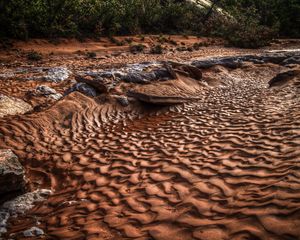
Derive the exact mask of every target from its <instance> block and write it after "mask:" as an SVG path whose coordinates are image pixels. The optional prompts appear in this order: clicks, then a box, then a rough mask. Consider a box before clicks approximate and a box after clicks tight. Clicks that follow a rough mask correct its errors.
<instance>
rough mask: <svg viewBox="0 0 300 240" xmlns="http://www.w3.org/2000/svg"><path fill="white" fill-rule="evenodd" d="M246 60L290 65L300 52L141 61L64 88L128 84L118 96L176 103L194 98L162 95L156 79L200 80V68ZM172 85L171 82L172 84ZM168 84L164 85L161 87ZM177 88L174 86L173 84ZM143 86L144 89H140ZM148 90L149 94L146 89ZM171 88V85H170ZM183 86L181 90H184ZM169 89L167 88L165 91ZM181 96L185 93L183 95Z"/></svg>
mask: <svg viewBox="0 0 300 240" xmlns="http://www.w3.org/2000/svg"><path fill="white" fill-rule="evenodd" d="M245 62H252V63H254V64H263V63H274V64H280V65H284V66H290V65H292V64H299V62H300V51H298V50H296V51H295V50H294V51H279V52H278V51H277V52H266V53H264V54H260V55H243V56H230V57H214V58H209V59H207V58H206V59H199V60H195V61H192V62H186V63H177V62H171V61H167V62H159V63H142V64H132V65H128V66H127V67H125V68H121V69H118V70H114V69H113V70H111V71H101V72H85V73H81V74H78V75H76V80H77V82H78V83H77V84H75V85H74V86H73V87H72V88H71V89H69V90H68V91H67V93H70V92H72V91H79V92H81V93H83V94H85V95H88V96H92V97H95V96H97V95H99V94H109V93H110V94H114V96H120V94H119V95H118V94H117V95H116V94H115V92H114V91H115V89H116V86H118V85H119V84H120V83H128V84H129V85H127V88H126V92H122V95H121V96H123V97H124V96H127V97H130V98H135V99H138V100H140V101H143V102H148V103H154V104H162V103H168V104H173V103H174V104H177V103H182V102H185V101H187V100H191V99H194V98H193V97H191V98H188V97H183V96H182V94H180V93H176V94H173V95H172V94H171V95H164V94H162V93H161V91H160V90H159V86H158V85H157V84H156V83H157V82H164V81H168V80H171V79H172V80H178V79H179V78H180V77H187V78H190V79H193V80H196V81H202V82H203V79H202V70H203V69H207V68H211V67H213V66H216V65H219V66H223V67H226V68H233V69H235V68H240V67H242V66H243V64H244V63H245ZM132 84H135V85H136V86H140V85H151V84H155V87H157V88H158V89H157V91H156V92H155V91H154V92H153V89H154V87H152V88H151V87H150V88H149V87H145V88H141V87H139V90H137V88H135V87H132V86H135V85H132ZM171 85H172V84H171ZM164 87H165V88H166V87H167V84H165V86H164ZM175 87H176V86H175ZM141 89H143V91H140V90H141ZM147 89H151V93H147V92H146V91H145V90H147ZM172 89H175V88H174V85H172ZM184 91H185V89H183V93H184ZM164 92H170V91H164ZM183 95H184V94H183Z"/></svg>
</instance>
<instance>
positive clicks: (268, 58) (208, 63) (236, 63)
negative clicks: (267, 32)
mask: <svg viewBox="0 0 300 240" xmlns="http://www.w3.org/2000/svg"><path fill="white" fill-rule="evenodd" d="M244 62H252V63H255V64H263V63H274V64H279V65H284V66H286V65H290V64H300V50H296V51H277V52H267V53H264V54H259V55H243V56H233V57H232V56H231V57H215V58H209V59H200V60H195V61H193V62H192V63H191V65H193V66H195V67H197V68H200V69H205V68H210V67H213V66H215V65H220V66H224V67H227V68H240V67H242V65H243V63H244Z"/></svg>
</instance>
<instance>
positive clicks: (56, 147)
mask: <svg viewBox="0 0 300 240" xmlns="http://www.w3.org/2000/svg"><path fill="white" fill-rule="evenodd" d="M153 38H154V36H150V37H146V39H145V43H146V44H149V46H150V44H152V42H151V40H152V39H153ZM174 38H175V39H177V40H178V41H184V38H183V37H181V36H180V37H179V36H177V37H174ZM134 39H136V38H134ZM186 41H187V42H188V44H193V43H194V42H198V41H199V39H197V38H194V37H189V39H186ZM206 41H207V40H206ZM71 43H72V41H71V42H70V41H67V42H66V43H61V44H59V45H57V46H56V45H52V44H49V43H48V42H45V43H44V42H43V41H41V40H39V41H37V42H34V41H31V42H29V43H26V44H24V43H16V44H15V47H16V48H18V49H21V50H19V52H20V55H19V56H18V55H17V54H16V52H14V51H10V52H6V53H5V54H2V61H3V64H2V65H1V67H0V69H1V70H2V72H4V71H8V70H13V69H15V68H17V67H19V66H24V65H29V64H32V65H34V66H62V65H63V66H66V67H67V68H68V69H70V70H72V71H80V70H87V69H92V70H100V69H104V68H112V67H116V66H123V65H124V64H127V63H137V62H142V61H150V60H151V61H153V60H177V61H184V60H187V59H194V58H198V57H207V56H217V55H219V56H225V55H238V54H247V53H258V52H262V51H263V50H261V49H260V50H242V49H232V48H225V47H222V46H219V45H218V44H219V43H218V44H217V43H214V44H216V45H214V44H213V45H212V46H208V47H201V48H200V49H199V50H197V51H193V52H177V51H175V52H171V51H170V50H169V51H167V52H166V53H165V54H163V55H152V54H147V53H146V54H136V55H133V54H130V53H128V50H127V48H128V46H121V47H117V46H112V45H111V44H110V43H109V42H108V40H106V39H105V40H103V41H101V42H99V43H98V42H97V43H95V42H90V41H89V42H86V43H83V44H79V43H78V42H75V41H74V42H73V43H72V44H71ZM280 46H282V45H280ZM280 46H273V47H270V48H269V49H274V48H281V47H280ZM167 47H170V46H169V45H168V46H167ZM284 47H286V46H284ZM31 49H34V50H36V51H39V52H41V53H43V54H44V59H43V60H42V61H40V62H38V63H34V62H28V61H25V60H24V59H25V55H24V54H25V52H26V51H28V50H31ZM86 49H87V50H88V51H96V52H97V54H98V57H100V56H101V55H107V54H110V56H109V57H107V58H105V59H102V58H101V59H100V58H96V59H89V58H86V57H85V56H84V55H83V54H77V53H76V54H75V53H74V52H76V51H77V50H80V51H85V50H86ZM115 50H122V51H125V52H126V55H119V56H113V55H111V54H114V53H115ZM50 52H53V55H50V56H48V55H47V54H49V53H50ZM7 58H9V59H8V60H7ZM5 59H6V60H5ZM288 69H289V68H288V67H284V66H279V65H277V64H270V63H266V64H252V63H248V64H245V65H243V67H242V68H237V69H230V68H225V67H220V66H215V67H212V68H210V69H207V70H203V72H202V73H203V79H204V80H205V81H206V82H208V83H209V85H208V86H203V85H202V84H198V83H197V84H195V81H194V80H191V79H187V80H186V81H185V80H184V78H183V77H182V76H179V78H178V79H177V80H176V81H177V82H168V81H166V82H163V83H162V84H161V85H160V84H159V83H156V84H154V85H146V86H139V87H137V89H138V90H140V91H148V92H149V91H150V92H152V91H153V92H155V93H157V92H159V93H161V94H165V93H168V94H171V93H174V92H176V91H178V92H179V93H178V94H182V92H183V91H187V92H188V93H189V94H196V95H197V99H196V100H194V101H191V102H187V103H184V104H179V105H174V106H165V107H159V108H158V107H150V106H145V105H143V104H134V105H129V106H128V107H121V106H120V105H117V104H115V103H112V102H110V101H106V102H103V101H102V100H103V99H102V98H100V97H98V98H90V97H87V96H84V95H83V94H81V93H78V92H74V93H71V94H70V95H68V96H66V97H64V98H63V99H62V100H60V101H58V102H55V103H54V102H52V101H50V102H48V100H45V99H43V98H36V99H31V100H30V99H28V97H27V95H26V92H27V91H28V90H31V89H32V88H35V87H36V86H37V85H38V84H40V82H36V81H24V79H23V80H22V76H23V75H22V74H21V75H20V76H19V77H20V78H21V79H20V80H17V79H15V78H14V77H11V78H9V79H7V80H5V81H4V80H1V79H0V93H5V94H6V95H10V96H15V97H19V98H22V99H24V100H26V101H28V102H30V103H31V104H33V105H42V104H44V105H45V108H44V109H42V110H40V111H38V112H37V111H35V112H32V113H30V114H26V115H21V116H8V117H4V118H1V119H0V133H1V134H0V148H9V149H12V150H13V151H14V152H15V153H16V155H17V156H18V157H19V158H20V161H21V163H22V165H23V166H24V167H25V169H26V176H27V177H28V178H29V184H28V190H34V189H37V188H49V189H51V190H53V192H54V194H53V195H51V196H50V197H49V199H47V200H46V201H45V202H43V203H41V204H38V205H36V206H35V207H34V209H32V210H31V211H30V213H28V214H26V215H25V216H19V217H18V218H16V219H11V221H10V228H9V232H8V234H7V236H10V238H16V239H25V238H24V237H23V235H22V231H23V230H26V229H28V228H30V227H32V226H38V227H40V228H42V229H43V230H44V231H45V233H46V234H45V235H44V236H42V237H40V239H78V240H79V239H89V240H92V239H139V240H146V239H159V240H168V239H174V240H189V239H200V240H221V239H223V240H225V239H231V240H242V239H262V240H270V239H272V240H283V239H298V238H299V236H300V203H299V199H300V175H299V168H300V162H299V159H300V151H299V150H300V141H299V136H300V128H299V125H300V102H299V100H300V98H299V96H300V95H299V86H300V78H299V75H297V76H296V77H294V78H293V79H292V80H291V81H290V82H289V83H287V84H285V85H282V86H280V87H274V88H269V86H268V82H269V81H270V79H272V78H273V77H274V76H276V75H277V74H278V73H279V72H281V71H286V70H288ZM23 77H24V76H23ZM73 80H74V76H71V77H70V78H69V79H68V80H66V81H65V82H63V83H59V84H55V83H47V82H45V83H44V82H43V84H45V85H48V86H51V87H53V88H54V89H56V90H57V91H58V92H59V93H63V92H64V91H65V90H66V89H67V88H68V87H69V86H71V85H72V81H73ZM170 87H171V90H170ZM174 89H175V90H174ZM168 91H171V93H170V92H168ZM35 239H36V238H35Z"/></svg>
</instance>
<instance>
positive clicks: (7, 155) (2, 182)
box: [0, 149, 25, 196]
mask: <svg viewBox="0 0 300 240" xmlns="http://www.w3.org/2000/svg"><path fill="white" fill-rule="evenodd" d="M24 173H25V171H24V169H23V167H22V165H21V164H20V162H19V161H18V157H17V156H16V155H15V154H14V153H13V152H12V151H11V150H9V149H0V196H1V195H4V194H8V193H12V192H14V191H20V190H23V189H24V187H25V178H24Z"/></svg>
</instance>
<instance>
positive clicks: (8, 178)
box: [0, 149, 51, 237]
mask: <svg viewBox="0 0 300 240" xmlns="http://www.w3.org/2000/svg"><path fill="white" fill-rule="evenodd" d="M25 185H26V180H25V170H24V168H23V167H22V165H21V164H20V162H19V161H18V157H17V156H16V155H15V154H14V153H13V152H12V151H11V150H9V149H0V237H1V235H2V234H4V233H6V232H7V223H8V220H9V218H10V217H16V216H19V215H22V214H24V213H25V212H27V211H28V210H30V209H31V208H33V206H34V204H35V203H37V202H41V201H44V200H45V198H46V197H47V196H49V195H50V194H51V191H50V190H46V189H42V190H37V191H34V192H29V193H25V194H23V193H24V192H25ZM20 194H21V195H20ZM42 234H44V233H43V232H42V230H38V228H36V229H29V230H27V231H25V232H24V236H25V237H26V236H38V235H42Z"/></svg>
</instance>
